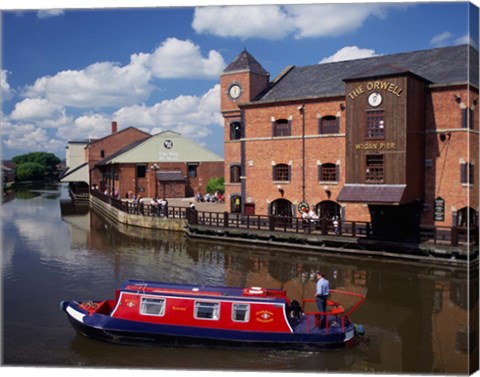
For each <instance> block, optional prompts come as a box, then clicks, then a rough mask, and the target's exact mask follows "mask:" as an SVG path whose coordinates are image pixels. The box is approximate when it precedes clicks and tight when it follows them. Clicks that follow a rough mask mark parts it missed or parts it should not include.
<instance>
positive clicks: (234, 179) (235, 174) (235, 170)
mask: <svg viewBox="0 0 480 377" xmlns="http://www.w3.org/2000/svg"><path fill="white" fill-rule="evenodd" d="M241 176H242V167H241V166H240V165H239V164H232V165H231V166H230V183H241V178H240V177H241Z"/></svg>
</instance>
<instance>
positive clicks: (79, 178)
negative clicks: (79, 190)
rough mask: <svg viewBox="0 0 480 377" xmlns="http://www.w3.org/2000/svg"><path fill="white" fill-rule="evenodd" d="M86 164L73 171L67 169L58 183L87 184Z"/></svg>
mask: <svg viewBox="0 0 480 377" xmlns="http://www.w3.org/2000/svg"><path fill="white" fill-rule="evenodd" d="M89 181H90V178H89V174H88V162H85V163H83V164H81V165H79V166H77V167H76V168H74V169H68V170H67V171H66V172H65V174H64V175H63V176H62V177H61V178H60V182H63V183H67V182H85V183H86V184H89Z"/></svg>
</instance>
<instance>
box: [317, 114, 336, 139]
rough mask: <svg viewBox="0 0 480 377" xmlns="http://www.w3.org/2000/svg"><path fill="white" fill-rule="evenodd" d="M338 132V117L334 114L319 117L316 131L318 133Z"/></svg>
mask: <svg viewBox="0 0 480 377" xmlns="http://www.w3.org/2000/svg"><path fill="white" fill-rule="evenodd" d="M332 131H334V132H332ZM339 132H340V122H339V119H338V117H336V116H334V115H326V116H324V117H321V118H320V119H319V122H318V133H319V134H320V135H331V134H338V133H339Z"/></svg>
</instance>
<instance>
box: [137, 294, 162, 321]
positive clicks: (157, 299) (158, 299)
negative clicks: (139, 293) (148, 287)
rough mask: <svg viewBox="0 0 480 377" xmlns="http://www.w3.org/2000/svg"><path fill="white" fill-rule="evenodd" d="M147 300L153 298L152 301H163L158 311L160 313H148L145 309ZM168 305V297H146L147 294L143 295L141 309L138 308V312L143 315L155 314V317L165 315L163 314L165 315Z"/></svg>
mask: <svg viewBox="0 0 480 377" xmlns="http://www.w3.org/2000/svg"><path fill="white" fill-rule="evenodd" d="M147 300H152V301H153V300H155V301H161V302H162V305H161V309H160V311H159V312H158V314H155V313H148V312H146V311H144V308H145V306H144V305H145V301H147ZM166 307H167V299H166V298H163V297H146V296H143V297H140V307H139V309H138V312H139V313H140V314H141V315H146V316H153V317H163V316H164V315H165V311H166Z"/></svg>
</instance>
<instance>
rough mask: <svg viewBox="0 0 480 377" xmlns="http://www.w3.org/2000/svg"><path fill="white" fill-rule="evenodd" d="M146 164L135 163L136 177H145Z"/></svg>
mask: <svg viewBox="0 0 480 377" xmlns="http://www.w3.org/2000/svg"><path fill="white" fill-rule="evenodd" d="M146 173H147V165H137V178H145V175H146Z"/></svg>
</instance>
